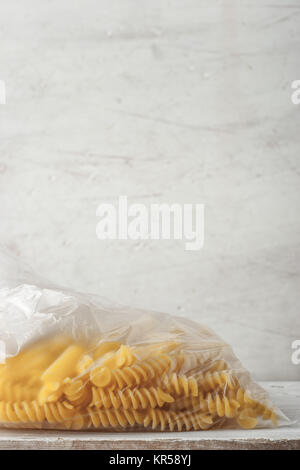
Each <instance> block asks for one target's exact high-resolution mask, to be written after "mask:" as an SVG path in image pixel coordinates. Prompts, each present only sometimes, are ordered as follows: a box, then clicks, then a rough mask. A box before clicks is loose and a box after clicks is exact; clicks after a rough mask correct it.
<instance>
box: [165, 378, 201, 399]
mask: <svg viewBox="0 0 300 470" xmlns="http://www.w3.org/2000/svg"><path fill="white" fill-rule="evenodd" d="M162 383H163V386H164V390H166V391H167V392H169V393H170V394H173V395H175V396H182V395H184V396H186V397H188V396H190V395H191V396H194V397H196V396H198V394H199V388H198V383H197V380H196V379H195V378H194V377H187V376H186V375H178V374H176V373H175V372H174V373H173V374H171V376H170V377H164V378H163V380H162Z"/></svg>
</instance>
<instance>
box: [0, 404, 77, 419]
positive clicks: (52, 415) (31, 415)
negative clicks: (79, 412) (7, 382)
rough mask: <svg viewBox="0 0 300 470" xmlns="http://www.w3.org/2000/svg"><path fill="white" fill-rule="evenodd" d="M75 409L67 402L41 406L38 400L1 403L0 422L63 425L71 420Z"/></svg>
mask: <svg viewBox="0 0 300 470" xmlns="http://www.w3.org/2000/svg"><path fill="white" fill-rule="evenodd" d="M74 413H75V408H74V407H73V406H72V405H71V404H70V403H67V402H62V403H61V402H57V403H45V404H44V405H40V404H39V403H38V402H37V401H36V400H34V401H23V402H15V403H7V402H4V401H1V402H0V420H1V421H3V422H5V423H8V422H13V423H18V422H22V423H35V422H39V423H42V422H43V421H46V422H48V423H56V422H58V423H61V422H63V421H65V420H68V419H70V418H71V417H72V416H73V415H74Z"/></svg>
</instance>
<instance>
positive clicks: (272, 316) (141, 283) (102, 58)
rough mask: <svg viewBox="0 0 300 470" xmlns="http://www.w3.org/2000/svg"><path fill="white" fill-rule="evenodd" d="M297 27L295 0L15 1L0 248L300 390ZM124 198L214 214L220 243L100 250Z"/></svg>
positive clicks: (1, 170)
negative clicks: (193, 328)
mask: <svg viewBox="0 0 300 470" xmlns="http://www.w3.org/2000/svg"><path fill="white" fill-rule="evenodd" d="M299 29H300V2H299V1H297V0H291V1H290V2H288V1H285V0H282V1H279V0H268V1H266V0H256V1H254V0H253V1H250V0H248V1H241V0H236V1H233V0H228V1H213V0H205V1H201V0H184V1H182V0H168V1H163V0H148V1H147V0H119V1H117V0H101V1H100V0H88V1H87V0H51V1H41V0H27V1H26V2H25V1H17V0H9V1H4V0H1V3H0V79H2V80H5V82H6V88H7V104H6V105H5V106H0V126H1V128H0V197H1V204H0V218H1V219H0V220H1V239H0V241H2V242H4V243H5V244H7V245H8V246H9V247H10V249H11V250H12V251H13V252H14V253H16V254H17V255H19V256H25V257H26V258H27V259H28V260H29V261H30V262H31V263H32V264H33V266H34V267H35V268H37V269H38V270H40V272H41V273H42V274H44V275H47V276H48V277H50V278H52V279H53V280H55V281H57V282H63V283H64V284H68V285H70V286H72V287H74V288H80V289H81V290H88V291H93V292H98V293H101V294H102V295H104V296H106V297H110V298H112V299H115V300H117V301H119V302H124V303H126V304H132V305H134V306H141V307H146V308H151V309H158V310H161V311H168V312H172V313H176V314H178V315H186V316H189V317H191V318H194V319H197V320H199V321H202V322H206V323H207V324H208V325H209V326H211V327H213V328H214V329H215V330H216V331H217V332H218V333H219V334H221V335H222V336H223V337H224V338H225V339H226V340H227V341H229V342H230V343H231V344H232V345H233V346H234V349H235V351H236V352H237V353H238V355H239V357H240V358H241V359H242V360H243V362H244V363H245V365H246V366H248V367H249V368H250V369H251V370H252V371H253V372H254V375H255V376H256V377H257V378H259V379H264V380H270V379H281V380H288V379H299V377H300V366H295V365H292V363H291V353H292V349H291V343H292V341H293V340H294V339H299V338H300V315H299V300H300V289H299V287H300V283H299V279H300V274H299V254H300V246H299V232H300V215H299V202H300V188H299V184H300V164H299V158H300V157H299V150H300V145H299V144H300V138H299V136H300V132H299V124H300V106H296V105H293V104H292V102H291V93H292V90H291V82H292V81H293V80H296V79H300V53H299V50H300V40H299ZM120 194H125V195H128V197H129V200H130V202H143V203H146V204H150V203H152V202H170V203H172V202H178V203H184V202H194V203H196V202H198V203H205V204H206V228H205V246H204V249H203V250H202V251H200V252H186V251H185V250H184V246H183V243H181V242H175V241H149V242H133V241H122V242H120V241H110V242H109V241H107V242H103V241H99V240H97V238H96V235H95V229H96V223H97V218H96V215H95V213H96V208H97V206H98V204H99V203H101V202H116V200H117V198H118V196H119V195H120Z"/></svg>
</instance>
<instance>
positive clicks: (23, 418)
mask: <svg viewBox="0 0 300 470" xmlns="http://www.w3.org/2000/svg"><path fill="white" fill-rule="evenodd" d="M2 258H3V255H2ZM7 259H9V258H8V257H7V255H6V257H5V260H6V261H7ZM14 263H15V261H14V262H13V264H14ZM8 264H9V269H7V262H5V263H4V265H3V263H2V271H3V266H4V267H5V269H4V271H5V273H6V274H4V273H3V272H1V268H0V276H2V279H1V282H0V425H1V426H2V427H14V428H39V429H66V430H90V431H92V430H100V431H124V430H125V431H130V430H134V431H152V430H155V431H192V430H208V429H216V428H218V429H220V428H245V429H253V428H258V427H276V426H278V425H284V424H288V422H289V421H288V419H287V418H286V417H285V416H284V414H283V413H282V412H281V411H280V410H279V409H278V408H277V407H276V406H275V405H274V404H272V403H271V402H270V400H269V397H268V394H267V393H266V391H265V390H264V389H262V388H261V387H260V386H259V385H257V384H256V383H255V382H254V381H253V380H252V379H251V377H250V374H249V373H248V372H247V371H246V370H245V368H244V367H243V366H242V365H241V363H240V362H239V360H238V359H237V358H236V356H235V355H234V353H233V351H232V349H231V348H230V346H229V345H228V344H226V343H225V342H224V341H222V339H220V338H219V337H218V336H217V335H216V334H214V333H213V332H212V331H211V330H209V329H208V328H206V327H204V326H202V325H199V324H198V323H195V322H192V321H189V320H187V319H185V318H181V317H180V318H179V317H176V316H171V315H167V314H162V313H154V312H148V311H142V310H134V309H130V308H125V307H120V306H112V305H110V304H109V303H108V302H107V301H105V300H103V299H102V298H99V297H96V296H94V295H83V294H80V293H75V292H70V291H69V290H67V289H64V288H58V287H56V286H52V285H50V284H49V283H45V281H44V280H41V279H38V278H37V277H34V276H33V275H32V274H31V273H30V270H28V269H27V268H22V269H21V270H20V269H19V268H18V269H17V270H16V269H13V270H11V263H10V262H9V263H8ZM4 276H6V277H4Z"/></svg>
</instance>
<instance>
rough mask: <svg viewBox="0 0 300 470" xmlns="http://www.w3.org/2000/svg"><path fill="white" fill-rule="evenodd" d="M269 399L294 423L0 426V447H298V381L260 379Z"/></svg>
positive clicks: (299, 396) (299, 403)
mask: <svg viewBox="0 0 300 470" xmlns="http://www.w3.org/2000/svg"><path fill="white" fill-rule="evenodd" d="M262 385H263V386H264V387H265V388H266V389H267V390H268V391H269V393H270V395H271V398H272V399H273V401H274V402H275V403H276V404H277V405H278V406H279V407H280V408H281V409H282V411H283V412H284V413H285V414H286V415H287V416H288V417H289V418H291V419H292V420H293V421H295V420H296V421H297V423H295V424H293V425H292V426H288V427H281V428H277V429H256V430H251V431H249V430H216V431H200V432H199V431H194V432H183V433H179V432H173V433H158V432H155V433H150V432H149V433H136V432H135V433H103V432H77V431H75V432H70V431H61V432H57V431H39V430H32V431H31V430H28V431H27V430H22V431H18V430H7V429H1V430H0V449H107V450H113V449H116V450H125V449H168V450H173V449H174V450H189V449H300V382H264V383H262Z"/></svg>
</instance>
